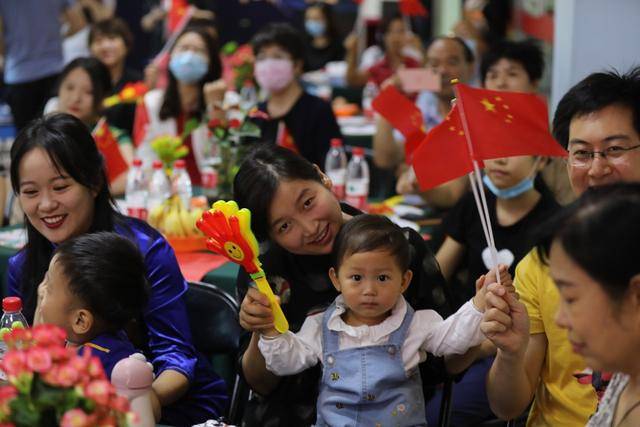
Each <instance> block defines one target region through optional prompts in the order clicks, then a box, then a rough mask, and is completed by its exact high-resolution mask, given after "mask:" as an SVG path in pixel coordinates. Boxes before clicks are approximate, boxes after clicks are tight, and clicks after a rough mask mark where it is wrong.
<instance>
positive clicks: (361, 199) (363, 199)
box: [345, 196, 367, 210]
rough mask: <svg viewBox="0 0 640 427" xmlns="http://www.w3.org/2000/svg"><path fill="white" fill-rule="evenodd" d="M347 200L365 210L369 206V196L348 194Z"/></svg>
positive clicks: (348, 202) (357, 207)
mask: <svg viewBox="0 0 640 427" xmlns="http://www.w3.org/2000/svg"><path fill="white" fill-rule="evenodd" d="M345 202H347V204H349V205H351V206H353V207H354V208H356V209H360V210H364V209H365V208H366V207H367V196H347V198H346V200H345Z"/></svg>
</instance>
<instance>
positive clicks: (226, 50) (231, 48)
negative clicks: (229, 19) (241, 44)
mask: <svg viewBox="0 0 640 427" xmlns="http://www.w3.org/2000/svg"><path fill="white" fill-rule="evenodd" d="M237 49H238V43H237V42H235V41H230V42H227V43H225V44H224V46H222V53H223V54H225V55H232V54H233V52H235V51H236V50H237Z"/></svg>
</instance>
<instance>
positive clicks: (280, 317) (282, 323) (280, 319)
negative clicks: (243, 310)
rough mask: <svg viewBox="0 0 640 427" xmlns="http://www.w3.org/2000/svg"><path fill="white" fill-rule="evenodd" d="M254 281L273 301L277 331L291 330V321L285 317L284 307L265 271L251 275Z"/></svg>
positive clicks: (272, 307)
mask: <svg viewBox="0 0 640 427" xmlns="http://www.w3.org/2000/svg"><path fill="white" fill-rule="evenodd" d="M251 277H252V279H253V281H254V282H256V285H258V290H259V291H260V292H261V293H262V294H264V295H266V296H267V298H268V299H269V302H270V303H271V311H272V312H273V326H274V327H275V328H276V331H278V332H280V333H281V334H284V333H285V332H287V331H288V330H289V322H287V318H286V317H284V313H283V312H282V308H281V307H280V304H278V300H276V296H275V295H274V294H273V291H272V290H271V286H269V282H267V279H266V277H265V276H264V272H259V273H256V274H254V275H252V276H251Z"/></svg>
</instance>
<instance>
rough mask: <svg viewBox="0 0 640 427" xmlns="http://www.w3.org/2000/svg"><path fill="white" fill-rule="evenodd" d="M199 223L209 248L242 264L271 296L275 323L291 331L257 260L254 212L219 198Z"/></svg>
mask: <svg viewBox="0 0 640 427" xmlns="http://www.w3.org/2000/svg"><path fill="white" fill-rule="evenodd" d="M196 226H197V227H198V228H199V229H200V230H202V232H203V233H204V234H205V235H206V236H207V248H209V250H211V251H212V252H216V253H218V254H220V255H224V256H225V257H227V258H229V259H230V260H231V261H233V262H235V263H236V264H240V265H241V266H242V267H243V268H244V269H245V270H246V271H247V273H249V275H250V276H251V279H253V281H254V282H255V283H256V285H257V286H258V290H259V291H260V292H262V293H263V294H265V295H266V296H267V298H269V302H270V303H271V310H272V311H273V323H274V326H275V328H276V330H277V331H278V332H280V333H284V332H287V331H288V330H289V322H287V319H286V318H285V317H284V313H283V312H282V308H280V305H279V304H278V301H277V300H276V297H275V295H274V294H273V291H272V290H271V287H270V286H269V283H268V282H267V278H266V276H265V274H264V271H263V270H262V267H261V264H260V260H259V259H258V254H259V253H260V252H259V248H258V241H257V240H256V238H255V236H254V235H253V232H252V231H251V211H249V209H244V208H243V209H238V205H237V203H236V202H234V201H233V200H231V201H228V202H225V201H223V200H219V201H217V202H215V203H214V204H213V206H212V208H211V209H210V210H208V211H206V212H205V213H203V214H202V218H200V219H199V220H198V221H197V222H196Z"/></svg>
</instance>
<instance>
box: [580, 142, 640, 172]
mask: <svg viewBox="0 0 640 427" xmlns="http://www.w3.org/2000/svg"><path fill="white" fill-rule="evenodd" d="M636 148H640V144H638V145H634V146H633V147H620V146H618V145H613V146H611V147H607V148H605V149H604V150H602V151H590V150H570V151H569V161H570V162H571V164H572V165H573V166H576V167H588V166H591V163H593V159H594V158H595V157H596V154H600V155H601V156H602V159H603V160H607V161H609V163H611V164H616V163H619V162H621V161H622V160H624V157H625V155H626V154H627V151H631V150H635V149H636Z"/></svg>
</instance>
